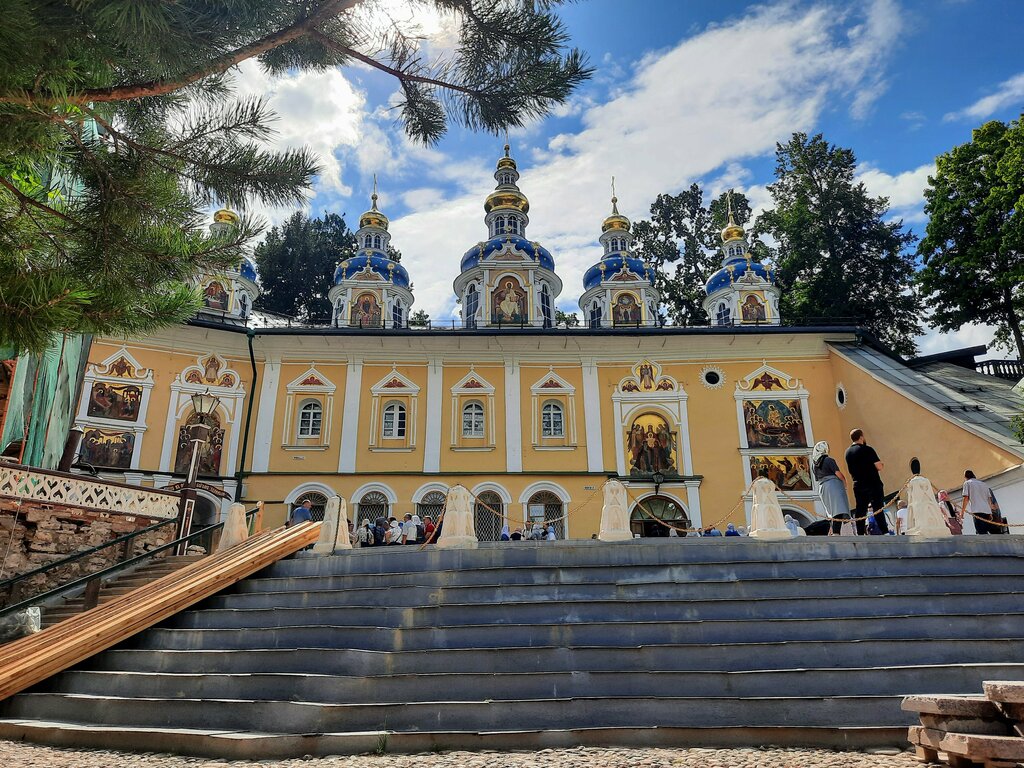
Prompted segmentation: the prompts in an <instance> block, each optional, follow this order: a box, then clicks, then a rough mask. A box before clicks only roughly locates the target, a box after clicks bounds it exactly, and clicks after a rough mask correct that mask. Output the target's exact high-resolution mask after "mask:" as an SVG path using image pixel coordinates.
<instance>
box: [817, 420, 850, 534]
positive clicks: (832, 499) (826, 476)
mask: <svg viewBox="0 0 1024 768" xmlns="http://www.w3.org/2000/svg"><path fill="white" fill-rule="evenodd" d="M811 472H813V473H814V479H815V480H817V481H818V491H819V492H820V493H821V502H822V504H824V505H825V511H826V512H827V513H828V516H829V517H830V518H831V520H832V531H831V533H832V534H838V533H839V532H840V530H841V528H842V519H843V517H849V515H850V500H849V498H848V497H847V495H846V477H845V476H844V475H843V472H842V470H840V469H839V464H838V463H837V462H836V460H835V459H833V458H832V457H831V456H829V455H828V443H826V442H825V441H824V440H822V441H820V442H817V443H815V444H814V449H813V450H812V451H811ZM840 515H842V517H840Z"/></svg>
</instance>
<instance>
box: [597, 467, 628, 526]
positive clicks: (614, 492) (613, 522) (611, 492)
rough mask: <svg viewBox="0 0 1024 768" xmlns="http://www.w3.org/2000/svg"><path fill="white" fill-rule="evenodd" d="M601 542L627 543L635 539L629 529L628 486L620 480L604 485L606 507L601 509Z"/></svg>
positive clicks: (610, 481)
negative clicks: (626, 541)
mask: <svg viewBox="0 0 1024 768" xmlns="http://www.w3.org/2000/svg"><path fill="white" fill-rule="evenodd" d="M598 538H599V539H600V540H601V541H625V540H630V541H631V540H632V539H633V532H632V531H631V530H630V529H629V502H628V500H627V499H626V486H624V485H623V484H622V483H620V482H619V481H618V480H609V481H608V482H607V483H605V484H604V506H603V507H601V533H600V534H598Z"/></svg>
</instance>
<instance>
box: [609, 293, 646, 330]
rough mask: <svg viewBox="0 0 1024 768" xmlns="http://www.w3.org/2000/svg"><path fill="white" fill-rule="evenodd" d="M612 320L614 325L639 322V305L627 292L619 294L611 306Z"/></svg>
mask: <svg viewBox="0 0 1024 768" xmlns="http://www.w3.org/2000/svg"><path fill="white" fill-rule="evenodd" d="M612 322H614V323H615V325H637V324H638V323H639V322H640V305H639V304H637V303H636V299H635V298H634V297H633V296H632V294H629V293H623V294H619V296H617V297H616V299H615V304H614V305H613V306H612Z"/></svg>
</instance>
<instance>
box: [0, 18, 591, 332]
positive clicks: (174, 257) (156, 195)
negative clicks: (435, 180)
mask: <svg viewBox="0 0 1024 768" xmlns="http://www.w3.org/2000/svg"><path fill="white" fill-rule="evenodd" d="M409 4H410V5H413V4H422V5H423V6H425V7H427V8H432V9H435V10H438V11H440V12H442V13H445V14H447V15H448V16H449V17H451V18H454V19H456V20H457V22H458V41H457V44H456V45H455V46H454V47H453V49H452V52H451V53H450V54H447V55H442V56H440V57H438V56H435V55H431V56H429V57H428V56H426V54H425V53H424V51H423V50H422V45H423V40H421V39H420V38H419V37H418V36H417V35H415V34H406V33H403V32H402V31H401V25H400V24H393V23H389V19H387V18H386V14H385V12H384V11H382V10H381V8H380V7H379V6H377V5H375V4H373V3H371V2H369V0H209V2H145V3H140V2H138V1H137V0H104V2H80V1H77V0H55V1H54V2H47V3H39V2H36V0H8V1H7V2H5V3H4V6H3V10H4V21H3V24H0V344H14V345H16V346H17V347H18V348H20V349H31V350H35V351H39V350H41V349H43V348H44V347H45V346H46V343H47V341H48V339H49V338H50V336H51V335H52V334H53V333H60V332H67V333H81V332H100V333H105V334H118V333H125V334H136V333H141V332H145V331H147V330H150V329H152V328H154V327H156V326H159V325H162V324H166V323H171V322H175V321H178V320H181V319H183V318H185V317H187V316H188V315H189V314H190V313H191V312H192V311H194V309H195V308H196V307H197V306H198V296H197V295H196V293H195V292H194V291H193V290H192V289H190V288H189V287H188V283H189V280H190V279H192V278H193V277H194V276H195V275H196V274H197V273H198V272H200V271H203V270H207V269H215V268H217V267H220V266H224V265H227V264H230V263H234V262H237V260H238V258H239V257H240V255H241V254H242V252H243V249H244V246H245V244H246V243H247V242H248V241H249V240H250V238H252V237H253V236H254V235H255V234H256V233H257V230H258V227H257V226H256V224H255V223H254V222H247V221H244V220H243V223H242V226H241V227H240V228H239V230H238V231H237V232H236V233H234V234H232V235H230V236H227V237H211V236H210V235H208V234H206V228H205V224H206V221H207V218H208V215H207V210H208V208H209V206H210V205H212V204H222V205H228V206H231V207H239V208H242V209H243V210H244V206H245V205H246V203H248V202H251V201H253V200H256V201H259V202H262V203H266V204H271V205H282V204H287V203H289V202H294V201H298V200H300V199H301V196H302V191H303V190H304V188H306V187H307V186H308V185H309V183H310V181H311V179H312V178H313V176H314V174H315V173H316V170H317V167H316V163H315V160H314V158H313V157H312V156H311V155H310V153H309V152H307V151H304V150H299V151H287V152H273V151H268V150H267V149H266V148H265V145H264V144H263V142H264V140H266V139H267V138H268V137H269V135H270V134H271V130H270V127H269V124H270V121H271V118H272V115H270V114H268V111H267V109H266V107H265V105H264V104H263V102H262V101H261V100H259V99H249V100H241V101H240V100H237V99H234V98H233V96H232V92H233V87H232V81H231V76H230V71H231V69H232V67H234V66H235V65H237V64H239V63H241V62H243V61H246V60H247V59H250V58H258V60H259V62H260V63H261V65H262V66H263V67H264V69H266V70H267V71H269V72H270V73H271V74H281V73H285V72H288V71H294V70H297V69H298V70H301V69H307V70H310V69H323V68H326V67H334V66H343V65H349V64H354V63H359V64H361V65H367V66H369V67H371V68H373V69H376V70H378V71H381V72H384V73H386V74H388V75H390V76H392V77H393V78H395V79H396V80H397V82H398V86H399V89H400V95H399V97H398V98H397V100H396V107H397V110H398V114H399V115H400V118H401V120H402V122H403V124H404V126H405V129H406V131H407V133H408V134H409V135H410V136H412V137H413V138H415V139H417V140H420V141H424V142H433V141H436V140H437V139H439V138H440V137H441V136H442V135H443V134H444V132H445V130H446V129H447V126H448V124H449V122H452V121H453V122H455V123H457V124H460V125H463V126H467V127H469V128H471V129H483V130H487V131H491V132H495V133H497V132H499V131H500V130H501V129H503V128H505V127H508V126H519V125H523V124H525V123H527V122H529V121H531V120H534V119H536V118H537V117H540V116H543V115H544V114H546V113H547V112H548V111H549V110H550V109H551V108H552V107H553V106H555V105H556V104H558V103H560V102H562V101H564V100H565V99H566V98H567V97H568V96H569V94H570V93H571V92H572V90H573V89H574V88H575V87H576V86H577V85H578V84H579V83H580V82H582V81H583V80H584V79H586V78H587V77H588V76H589V74H590V69H589V68H588V66H587V64H586V62H585V60H584V57H583V55H582V54H581V53H580V52H579V51H577V50H574V49H569V48H568V45H567V40H568V36H567V33H566V30H565V27H564V25H563V24H562V22H561V21H560V20H559V19H558V17H557V16H556V15H554V13H553V12H552V10H551V9H552V6H556V5H558V4H559V0H546V1H545V2H543V3H533V2H525V1H520V0H515V1H505V0H422V2H421V3H420V2H419V0H409Z"/></svg>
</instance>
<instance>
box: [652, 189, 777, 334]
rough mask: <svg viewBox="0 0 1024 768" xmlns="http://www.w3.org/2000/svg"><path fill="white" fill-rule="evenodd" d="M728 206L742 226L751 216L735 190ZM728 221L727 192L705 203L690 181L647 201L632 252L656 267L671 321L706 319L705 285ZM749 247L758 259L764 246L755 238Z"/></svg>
mask: <svg viewBox="0 0 1024 768" xmlns="http://www.w3.org/2000/svg"><path fill="white" fill-rule="evenodd" d="M732 207H733V214H734V218H735V220H736V223H737V224H740V225H741V226H743V225H745V224H746V223H747V222H748V221H749V220H750V215H751V209H750V203H749V201H748V200H747V198H746V196H745V195H743V194H742V193H733V196H732ZM728 220H729V217H728V196H727V194H725V193H723V194H721V195H719V196H718V197H717V198H716V199H714V200H712V201H711V203H710V204H709V205H705V203H704V191H703V190H702V189H701V188H700V186H699V185H697V184H691V185H690V188H689V189H685V190H683V191H682V192H680V193H679V194H678V195H669V194H662V195H658V197H657V199H656V200H655V201H654V203H653V204H652V205H651V218H650V220H643V221H638V222H636V223H635V224H634V226H633V235H634V237H635V247H636V255H637V256H639V257H640V258H642V259H645V260H646V261H647V262H649V263H650V264H651V266H652V268H653V269H654V271H655V273H656V275H657V277H656V279H655V287H656V288H657V289H658V290H659V291H660V293H661V300H662V303H663V304H664V305H665V307H666V309H667V310H668V314H669V317H670V319H671V320H672V321H673V322H674V323H677V324H680V325H704V324H706V323H707V314H706V313H705V312H704V310H703V308H702V306H701V304H702V302H703V301H704V298H705V296H706V294H705V292H704V285H705V283H706V282H707V280H708V278H709V277H710V276H711V274H712V273H713V272H715V270H717V269H718V268H719V267H720V266H721V261H722V255H721V251H720V246H721V244H722V241H721V231H722V229H723V228H724V227H725V225H726V223H727V222H728ZM748 235H751V233H748ZM751 249H752V252H753V253H754V254H755V256H756V257H757V258H760V253H761V251H762V250H763V247H762V246H761V245H760V243H757V242H756V237H754V240H753V242H752V244H751ZM673 265H674V269H673V268H672V266H673Z"/></svg>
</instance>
